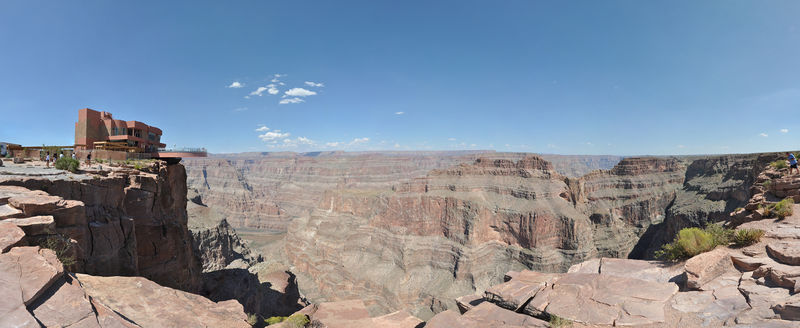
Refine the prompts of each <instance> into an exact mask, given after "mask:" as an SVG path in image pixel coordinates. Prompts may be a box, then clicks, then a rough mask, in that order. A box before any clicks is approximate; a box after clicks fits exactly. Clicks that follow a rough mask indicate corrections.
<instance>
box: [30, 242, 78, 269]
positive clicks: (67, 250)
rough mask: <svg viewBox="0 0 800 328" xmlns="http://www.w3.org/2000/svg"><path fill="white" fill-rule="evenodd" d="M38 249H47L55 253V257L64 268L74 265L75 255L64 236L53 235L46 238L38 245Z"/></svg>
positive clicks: (70, 244)
mask: <svg viewBox="0 0 800 328" xmlns="http://www.w3.org/2000/svg"><path fill="white" fill-rule="evenodd" d="M39 247H41V248H47V249H50V250H52V251H53V252H55V253H56V257H57V258H58V260H59V261H61V264H63V265H64V267H70V266H72V265H73V264H75V263H76V261H75V255H74V253H73V252H72V243H70V242H69V239H67V238H66V237H64V236H61V235H53V236H50V237H47V239H44V240H42V241H41V242H40V243H39Z"/></svg>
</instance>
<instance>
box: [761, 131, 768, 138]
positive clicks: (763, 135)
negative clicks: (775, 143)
mask: <svg viewBox="0 0 800 328" xmlns="http://www.w3.org/2000/svg"><path fill="white" fill-rule="evenodd" d="M759 135H760V136H762V137H764V138H766V137H769V135H768V134H766V133H764V132H761V134H759Z"/></svg>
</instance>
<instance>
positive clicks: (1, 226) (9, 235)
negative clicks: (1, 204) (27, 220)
mask: <svg viewBox="0 0 800 328" xmlns="http://www.w3.org/2000/svg"><path fill="white" fill-rule="evenodd" d="M23 238H25V232H24V231H22V229H20V228H19V227H17V225H16V224H13V223H11V222H7V221H0V253H5V252H7V251H8V250H9V249H11V248H12V247H15V246H22V244H23Z"/></svg>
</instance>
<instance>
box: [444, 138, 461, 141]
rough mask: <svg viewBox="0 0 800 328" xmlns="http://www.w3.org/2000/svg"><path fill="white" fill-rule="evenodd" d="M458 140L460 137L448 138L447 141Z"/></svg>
mask: <svg viewBox="0 0 800 328" xmlns="http://www.w3.org/2000/svg"><path fill="white" fill-rule="evenodd" d="M456 140H458V139H456V138H447V141H456Z"/></svg>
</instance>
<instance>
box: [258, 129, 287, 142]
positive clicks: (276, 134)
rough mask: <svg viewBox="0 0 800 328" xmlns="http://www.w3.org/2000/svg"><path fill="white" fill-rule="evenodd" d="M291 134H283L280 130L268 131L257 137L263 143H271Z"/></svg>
mask: <svg viewBox="0 0 800 328" xmlns="http://www.w3.org/2000/svg"><path fill="white" fill-rule="evenodd" d="M290 135H291V134H290V133H289V132H286V133H283V132H281V130H275V131H269V132H267V133H264V134H260V135H258V138H259V139H261V141H264V142H273V141H276V140H278V139H283V138H287V137H289V136H290Z"/></svg>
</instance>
